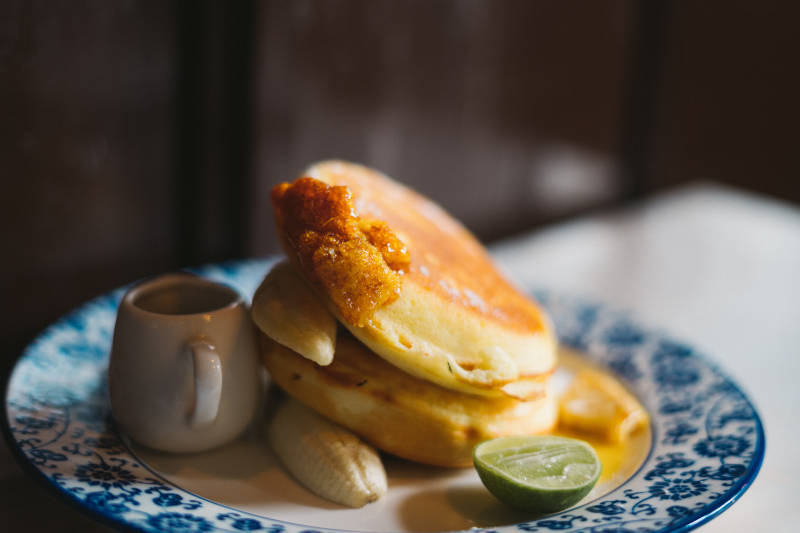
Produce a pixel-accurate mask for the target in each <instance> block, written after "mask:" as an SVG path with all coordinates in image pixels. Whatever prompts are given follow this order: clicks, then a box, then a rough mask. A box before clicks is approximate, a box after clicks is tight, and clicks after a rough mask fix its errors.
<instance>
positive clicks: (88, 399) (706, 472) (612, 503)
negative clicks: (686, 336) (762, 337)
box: [6, 261, 764, 533]
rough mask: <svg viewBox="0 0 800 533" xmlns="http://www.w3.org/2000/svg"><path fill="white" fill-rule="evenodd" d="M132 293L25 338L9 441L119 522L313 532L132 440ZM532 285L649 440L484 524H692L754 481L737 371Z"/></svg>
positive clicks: (548, 527) (91, 507)
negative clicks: (188, 482)
mask: <svg viewBox="0 0 800 533" xmlns="http://www.w3.org/2000/svg"><path fill="white" fill-rule="evenodd" d="M270 264H271V261H244V262H231V263H225V264H220V265H212V266H208V267H204V268H201V269H197V270H196V271H195V272H196V273H198V274H200V275H203V276H206V277H209V278H212V279H215V280H217V281H220V282H223V283H226V284H228V285H230V286H232V287H234V288H236V289H237V290H239V291H240V292H241V293H242V294H246V295H251V294H252V293H253V292H254V290H255V288H256V286H257V285H258V283H259V282H260V281H261V279H262V278H263V275H264V273H265V272H266V270H267V268H269V266H270ZM123 293H124V289H119V290H116V291H114V292H112V293H109V294H107V295H104V296H101V297H99V298H97V299H95V300H93V301H91V302H89V303H87V304H85V305H84V306H82V307H80V308H78V309H77V310H76V311H74V312H73V313H71V314H70V315H68V316H66V317H65V318H63V319H61V320H60V321H58V322H56V323H55V324H53V325H52V326H51V327H49V328H48V329H47V330H45V331H44V332H43V333H42V334H41V335H40V336H39V337H38V338H37V339H36V340H35V341H34V342H33V343H31V345H30V346H28V348H27V349H26V350H25V353H24V354H23V356H22V357H21V358H20V360H19V362H18V363H17V365H16V367H15V368H14V371H13V373H12V375H11V377H10V380H9V383H8V389H7V396H6V417H7V420H6V422H7V424H8V430H9V431H8V433H9V435H10V438H11V441H12V445H13V446H15V447H16V448H17V449H18V451H20V452H21V455H22V456H23V457H24V458H25V460H26V461H27V462H28V463H29V465H30V466H32V467H33V468H34V469H35V470H37V471H38V472H39V473H40V474H41V475H42V476H43V477H44V478H46V479H47V480H48V481H49V482H50V483H51V484H52V485H54V486H55V488H56V489H57V490H58V491H60V492H61V493H62V494H64V495H66V496H67V497H68V498H71V499H72V500H74V501H75V502H76V503H78V504H79V505H80V506H82V507H83V508H84V509H86V510H88V511H90V512H92V513H94V514H97V515H100V516H102V517H104V518H105V519H107V520H111V521H112V522H114V523H118V524H120V525H125V526H128V527H132V528H134V529H139V530H143V531H154V532H159V531H172V532H183V533H204V532H211V531H263V532H266V533H304V532H307V531H308V530H309V528H307V527H306V526H302V525H298V524H293V523H288V522H283V521H280V520H276V519H271V518H269V517H263V516H257V515H253V514H250V513H247V512H244V511H239V510H237V509H231V508H230V507H227V506H224V505H221V504H218V503H215V502H213V501H210V500H207V499H204V498H202V497H199V496H197V495H195V494H192V493H190V492H188V491H186V490H183V489H182V488H180V487H178V486H175V485H174V484H172V483H170V482H169V481H167V480H166V479H164V478H162V477H161V476H159V475H158V474H156V473H155V472H153V471H152V470H150V469H149V468H148V466H147V465H146V464H144V463H142V462H141V461H140V460H139V459H138V458H136V457H135V456H134V455H133V454H132V453H131V452H130V450H129V449H128V447H127V446H126V445H125V444H124V442H123V441H122V440H121V439H120V437H119V435H118V434H117V433H116V432H115V430H114V427H113V424H112V422H111V420H110V417H109V414H110V413H109V407H108V399H107V396H106V382H105V375H106V369H107V364H108V351H109V347H110V344H111V334H112V331H113V326H114V319H115V316H116V309H117V305H118V303H119V300H120V298H121V297H122V294H123ZM536 296H537V298H538V299H539V301H540V302H542V303H543V304H544V305H545V306H546V307H547V309H548V311H549V312H550V314H551V316H552V318H553V320H554V322H555V324H556V329H557V330H558V334H559V338H560V339H561V341H562V342H563V343H565V344H567V345H569V346H571V347H573V348H576V349H579V350H583V351H585V353H586V354H587V357H589V358H591V359H592V360H593V361H595V362H597V363H599V364H601V365H604V366H606V367H607V368H609V369H610V370H611V371H613V372H615V373H616V374H617V375H619V376H620V377H621V378H622V379H623V380H625V382H626V383H627V384H628V386H629V387H630V388H631V389H632V390H633V391H634V392H635V393H636V394H637V396H638V397H639V398H640V400H641V401H642V402H643V403H644V405H645V406H646V407H647V408H648V410H649V411H650V413H651V414H652V433H653V443H652V448H651V451H650V455H649V456H648V458H647V459H646V460H645V462H644V464H643V465H642V467H641V468H640V469H639V470H638V471H637V472H636V474H634V475H633V476H632V477H631V478H630V479H628V480H627V481H626V482H625V483H623V484H622V485H621V486H619V487H618V488H616V489H614V490H613V491H611V492H610V493H608V494H606V495H604V496H602V497H600V498H597V499H596V500H594V501H591V502H588V503H584V504H583V505H580V506H578V507H575V508H573V509H569V510H567V511H564V512H561V513H558V514H555V515H551V516H547V517H540V518H537V519H533V520H531V521H529V522H524V523H520V524H516V525H513V526H505V527H500V528H496V529H493V530H482V531H503V532H511V531H526V532H539V531H581V532H592V533H601V532H606V531H609V532H610V531H615V532H626V531H637V532H643V531H679V530H687V529H691V528H693V527H696V526H697V525H699V524H701V523H703V522H705V521H706V520H708V519H710V518H711V517H713V516H715V515H716V514H717V513H719V512H720V511H722V510H723V509H725V508H726V507H727V506H728V505H730V504H731V503H733V502H734V501H735V500H736V499H737V498H738V497H739V496H740V495H741V493H742V492H743V491H744V490H746V489H747V487H748V486H749V485H750V483H752V481H753V479H754V478H755V476H756V474H757V473H758V469H759V467H760V465H761V461H762V459H763V456H764V432H763V428H762V425H761V421H760V419H759V417H758V414H757V413H756V412H755V409H754V408H753V406H752V404H751V403H750V401H749V400H748V399H747V398H746V396H745V395H744V394H743V393H742V391H741V390H740V389H739V388H738V387H737V386H736V385H735V384H734V383H733V382H731V381H730V380H729V379H728V378H727V377H726V376H725V375H724V374H722V373H721V372H720V371H719V370H718V369H717V368H716V367H714V366H713V365H712V364H710V363H709V362H708V361H706V360H705V359H704V358H703V357H701V356H700V355H698V354H696V353H695V351H694V350H693V349H692V348H691V347H690V346H688V345H686V344H683V343H680V342H676V341H674V340H672V339H670V338H669V337H667V336H666V335H664V334H661V333H658V332H655V331H651V330H648V329H646V328H643V327H641V326H640V325H638V324H636V323H635V322H634V321H632V320H631V319H630V318H629V317H628V316H627V315H625V314H624V313H620V312H617V311H614V310H609V309H606V308H604V307H602V306H599V305H597V304H592V303H586V302H583V301H581V300H579V299H576V298H570V297H564V296H558V295H554V294H550V293H547V292H539V293H537V294H536ZM313 529H314V530H315V531H326V530H324V529H319V528H313ZM474 530H475V529H473V531H474ZM330 531H333V530H330Z"/></svg>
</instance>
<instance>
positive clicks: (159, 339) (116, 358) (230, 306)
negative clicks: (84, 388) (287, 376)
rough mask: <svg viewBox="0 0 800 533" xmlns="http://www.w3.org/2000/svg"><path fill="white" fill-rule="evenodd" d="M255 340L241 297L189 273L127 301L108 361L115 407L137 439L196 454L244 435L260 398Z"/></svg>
mask: <svg viewBox="0 0 800 533" xmlns="http://www.w3.org/2000/svg"><path fill="white" fill-rule="evenodd" d="M255 339H256V337H255V330H254V328H253V325H252V322H251V319H250V316H249V313H248V312H247V308H246V306H245V303H244V302H243V301H242V299H241V297H240V296H239V295H238V294H237V293H236V292H235V291H234V290H232V289H230V288H228V287H226V286H224V285H220V284H218V283H214V282H212V281H208V280H205V279H203V278H200V277H197V276H192V275H189V274H170V275H165V276H161V277H159V278H156V279H153V280H150V281H147V282H144V283H142V284H140V285H137V286H135V287H134V288H132V289H131V290H130V291H128V293H127V294H125V296H124V297H123V298H122V302H121V303H120V306H119V312H118V314H117V322H116V325H115V327H114V340H113V343H112V347H111V360H110V362H109V368H108V374H109V380H108V385H109V393H110V396H111V410H112V413H113V415H114V418H115V419H116V421H117V423H118V425H119V426H120V428H121V429H122V430H123V431H124V432H126V433H127V434H128V435H130V437H131V438H133V439H134V440H135V441H137V442H139V443H141V444H144V445H146V446H149V447H151V448H154V449H157V450H162V451H169V452H197V451H203V450H208V449H211V448H214V447H216V446H219V445H221V444H223V443H225V442H227V441H229V440H231V439H233V438H235V437H236V436H237V435H239V434H240V433H241V432H242V431H243V430H244V429H245V427H247V425H248V423H249V422H250V420H251V418H252V416H253V414H254V412H255V411H256V407H257V403H258V401H259V398H260V384H261V379H260V366H259V364H258V356H257V351H256V340H255Z"/></svg>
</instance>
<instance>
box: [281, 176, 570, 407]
mask: <svg viewBox="0 0 800 533" xmlns="http://www.w3.org/2000/svg"><path fill="white" fill-rule="evenodd" d="M304 175H305V176H307V177H306V178H301V179H299V180H297V181H295V182H294V183H292V184H288V183H284V184H281V185H279V186H277V187H276V188H275V189H273V195H272V202H273V206H274V207H275V212H276V223H277V226H278V231H279V234H280V236H281V240H282V243H283V245H284V249H285V250H286V252H287V255H288V256H289V257H290V259H292V261H293V262H294V263H295V265H296V266H297V267H298V270H299V272H300V273H301V274H302V275H303V277H304V278H305V279H306V280H307V281H308V282H309V283H310V284H311V285H312V286H313V287H314V288H315V289H316V290H317V292H318V293H319V294H320V295H322V296H323V299H324V301H325V302H326V304H327V305H328V307H329V309H330V310H331V311H332V312H333V313H334V315H336V317H337V318H338V319H339V320H340V322H342V324H344V325H345V326H346V327H347V328H348V329H349V330H350V331H351V332H352V333H353V335H355V336H356V337H357V338H358V339H359V340H361V341H362V342H363V343H364V344H366V345H367V346H368V347H369V348H370V349H371V350H372V351H374V352H375V353H377V354H378V355H379V356H381V357H382V358H384V359H386V360H387V361H389V362H390V363H391V364H393V365H395V366H397V367H398V368H400V369H402V370H404V371H405V372H408V373H410V374H413V375H415V376H417V377H420V378H423V379H427V380H430V381H432V382H434V383H437V384H439V385H441V386H443V387H447V388H450V389H453V390H457V391H461V392H468V393H472V394H479V395H485V396H498V395H511V396H515V397H520V398H529V397H530V398H533V397H536V396H538V395H540V394H541V393H542V383H543V379H542V376H544V375H547V374H548V373H549V372H551V371H552V369H553V367H554V364H555V340H554V335H553V331H552V328H551V326H550V323H549V321H548V319H547V317H546V315H545V314H544V313H543V312H542V311H541V310H540V308H539V307H538V306H537V305H536V304H535V303H534V302H533V301H531V300H530V299H529V298H527V297H526V296H525V295H523V294H522V293H520V292H519V291H518V290H517V289H516V288H515V287H513V286H512V285H511V284H510V283H509V282H508V281H507V280H506V279H505V278H504V277H503V276H502V275H501V274H500V272H499V271H498V270H497V268H496V267H495V266H494V264H493V263H492V261H491V259H490V258H489V256H488V254H487V253H486V251H485V250H484V249H483V247H482V246H481V245H480V243H479V242H478V241H477V240H476V239H475V238H474V237H473V236H472V235H471V234H470V233H469V232H468V231H467V230H466V229H465V228H463V226H461V225H460V224H459V223H458V222H456V221H455V220H454V219H453V218H452V217H450V216H449V215H448V214H447V213H445V212H444V211H443V210H442V209H441V208H439V207H438V206H437V205H436V204H434V203H433V202H431V201H429V200H427V199H426V198H424V197H422V196H421V195H419V194H417V193H415V192H413V191H411V190H410V189H408V188H406V187H404V186H402V185H400V184H398V183H396V182H394V181H392V180H391V179H389V178H387V177H386V176H383V175H382V174H380V173H379V172H377V171H374V170H371V169H368V168H366V167H363V166H360V165H354V164H351V163H344V162H338V161H330V162H323V163H319V164H316V165H313V166H312V167H310V168H309V169H308V170H307V171H306V172H305V174H304Z"/></svg>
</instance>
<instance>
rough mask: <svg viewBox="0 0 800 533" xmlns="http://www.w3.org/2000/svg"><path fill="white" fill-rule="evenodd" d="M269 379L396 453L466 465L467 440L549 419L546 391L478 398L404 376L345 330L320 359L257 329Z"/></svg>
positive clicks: (553, 410) (545, 424) (526, 430)
mask: <svg viewBox="0 0 800 533" xmlns="http://www.w3.org/2000/svg"><path fill="white" fill-rule="evenodd" d="M260 337H261V354H262V359H263V361H264V364H265V366H266V367H267V370H268V371H269V373H270V376H271V377H272V379H273V381H275V382H276V383H277V384H278V385H279V386H280V387H281V388H283V389H284V390H286V391H287V392H288V393H289V394H291V395H292V396H293V397H295V398H297V399H298V400H300V401H301V402H303V403H305V404H306V405H308V406H310V407H311V408H313V409H314V410H316V411H318V412H319V413H321V414H323V415H324V416H326V417H328V418H329V419H331V420H334V421H336V422H338V423H339V424H342V425H343V426H345V427H348V428H350V429H351V430H352V431H354V432H355V433H357V434H359V435H360V436H361V437H363V438H364V439H365V440H367V441H369V442H371V443H372V444H374V445H375V446H376V447H378V448H380V449H382V450H385V451H388V452H390V453H392V454H395V455H397V456H400V457H403V458H406V459H410V460H412V461H418V462H422V463H427V464H434V465H440V466H469V465H470V464H471V461H472V448H473V447H474V446H475V445H476V444H478V443H479V442H481V441H483V440H486V439H489V438H493V437H499V436H503V435H511V434H515V435H516V434H534V433H543V432H546V431H549V430H551V429H552V427H553V425H554V424H555V422H556V416H557V406H556V401H555V399H554V396H553V394H550V393H547V394H543V396H542V397H541V398H539V399H536V400H528V401H522V400H516V399H513V398H509V397H505V396H503V397H499V398H486V397H480V396H476V395H472V394H465V393H460V392H456V391H453V390H450V389H446V388H443V387H440V386H438V385H435V384H433V383H430V382H429V381H426V380H424V379H420V378H417V377H414V376H411V375H409V374H407V373H405V372H403V371H401V370H399V369H398V368H396V367H394V366H393V365H391V364H389V363H387V362H386V361H384V360H383V359H381V358H380V357H376V356H375V354H373V353H371V352H370V351H369V349H367V348H366V347H365V346H364V345H363V344H361V343H359V342H358V341H356V340H355V339H352V338H350V337H349V336H346V335H340V336H339V338H338V339H337V343H336V352H335V356H334V359H333V362H332V363H331V364H330V365H328V366H320V365H317V364H315V363H313V362H312V361H310V360H309V359H306V358H304V357H301V356H300V355H298V354H296V353H294V352H292V351H291V350H290V349H288V348H286V347H285V346H282V345H280V344H278V343H276V342H274V341H272V340H271V339H269V338H268V337H267V336H266V335H264V334H261V335H260Z"/></svg>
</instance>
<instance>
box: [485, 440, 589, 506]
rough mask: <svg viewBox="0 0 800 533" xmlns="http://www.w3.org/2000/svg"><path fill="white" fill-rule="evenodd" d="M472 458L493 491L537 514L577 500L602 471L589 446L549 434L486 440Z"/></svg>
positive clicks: (580, 441) (502, 499)
mask: <svg viewBox="0 0 800 533" xmlns="http://www.w3.org/2000/svg"><path fill="white" fill-rule="evenodd" d="M472 459H473V462H474V463H475V468H476V469H477V470H478V475H479V476H480V478H481V481H483V484H484V485H486V488H487V489H489V492H491V493H492V494H494V495H495V496H496V497H497V498H498V499H499V500H501V501H503V502H504V503H506V504H508V505H510V506H512V507H516V508H517V509H522V510H525V511H532V512H536V513H553V512H556V511H561V510H563V509H566V508H568V507H570V506H572V505H574V504H576V503H578V502H579V501H580V500H581V499H582V498H583V497H584V496H586V495H587V494H588V493H589V491H590V490H592V487H594V484H595V483H597V479H598V478H599V477H600V471H601V470H602V465H601V464H600V459H598V458H597V454H596V453H595V451H594V449H593V448H592V447H591V446H590V445H589V444H587V443H585V442H583V441H582V440H577V439H569V438H567V437H555V436H549V435H535V436H515V437H500V438H497V439H492V440H489V441H486V442H482V443H481V444H478V445H477V446H476V447H475V450H474V451H473V453H472Z"/></svg>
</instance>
